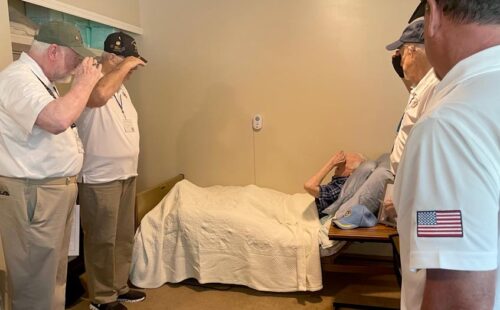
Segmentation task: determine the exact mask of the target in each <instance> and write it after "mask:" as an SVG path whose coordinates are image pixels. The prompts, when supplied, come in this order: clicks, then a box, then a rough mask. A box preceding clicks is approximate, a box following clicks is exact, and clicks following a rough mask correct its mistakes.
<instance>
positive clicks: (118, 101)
mask: <svg viewBox="0 0 500 310" xmlns="http://www.w3.org/2000/svg"><path fill="white" fill-rule="evenodd" d="M113 97H115V101H116V103H117V104H118V106H119V107H120V110H121V111H122V114H123V118H125V119H127V116H126V115H125V111H124V110H123V98H122V94H121V92H120V99H119V100H118V97H117V96H116V94H114V95H113Z"/></svg>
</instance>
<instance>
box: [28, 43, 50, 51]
mask: <svg viewBox="0 0 500 310" xmlns="http://www.w3.org/2000/svg"><path fill="white" fill-rule="evenodd" d="M49 46H50V44H49V43H45V42H40V41H37V40H33V43H32V44H31V47H30V52H34V53H37V54H40V53H44V52H45V51H47V49H48V48H49Z"/></svg>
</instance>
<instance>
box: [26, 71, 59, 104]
mask: <svg viewBox="0 0 500 310" xmlns="http://www.w3.org/2000/svg"><path fill="white" fill-rule="evenodd" d="M31 72H33V71H31ZM33 74H35V72H33ZM35 76H36V78H37V79H38V80H39V81H40V83H42V85H43V87H45V89H46V90H47V91H48V92H49V94H50V95H51V96H52V98H54V99H57V97H56V94H57V95H58V96H59V92H57V89H56V88H55V87H54V88H53V89H51V88H50V87H48V86H47V85H45V83H44V82H43V81H42V79H41V78H40V77H39V76H38V75H36V74H35ZM54 92H55V94H54Z"/></svg>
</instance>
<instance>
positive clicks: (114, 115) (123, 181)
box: [77, 32, 146, 310]
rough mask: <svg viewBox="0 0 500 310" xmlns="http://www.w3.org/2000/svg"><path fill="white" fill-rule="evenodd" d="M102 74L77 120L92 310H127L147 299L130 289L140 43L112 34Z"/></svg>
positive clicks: (85, 249) (137, 130) (136, 155)
mask: <svg viewBox="0 0 500 310" xmlns="http://www.w3.org/2000/svg"><path fill="white" fill-rule="evenodd" d="M104 51H105V52H104V54H103V55H102V61H101V62H102V72H103V74H104V76H103V77H102V78H101V79H100V80H99V82H98V83H97V85H96V87H95V89H94V91H93V92H92V95H91V96H90V100H89V102H88V105H87V108H86V109H85V111H84V112H83V113H82V116H81V117H80V119H79V120H78V122H77V124H78V130H79V132H80V136H81V138H82V141H83V145H84V148H85V158H84V162H83V168H82V172H81V174H80V175H79V180H78V182H79V201H80V205H81V217H82V225H83V231H84V252H85V267H86V271H87V275H88V281H87V284H88V289H89V298H90V301H91V304H90V309H116V310H120V309H126V307H125V306H124V305H123V304H121V302H137V301H141V300H143V299H144V298H145V294H144V293H143V292H140V291H136V290H130V288H129V287H128V285H127V281H128V275H129V270H130V260H131V257H132V245H133V239H134V203H135V188H136V176H137V162H138V156H139V127H138V123H137V112H136V110H135V108H134V106H133V104H132V101H131V99H130V95H129V93H128V92H127V90H126V89H125V86H123V81H124V80H125V79H127V78H128V77H129V76H130V74H131V73H132V71H134V70H135V69H137V68H138V67H139V66H144V65H145V63H146V60H145V59H144V58H142V57H140V56H139V53H138V52H137V47H136V43H135V40H134V39H133V38H132V37H131V36H129V35H128V34H126V33H123V32H116V33H113V34H110V35H109V36H108V37H107V38H106V41H105V42H104Z"/></svg>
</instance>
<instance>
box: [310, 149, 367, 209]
mask: <svg viewBox="0 0 500 310" xmlns="http://www.w3.org/2000/svg"><path fill="white" fill-rule="evenodd" d="M365 160H366V158H365V157H364V156H363V155H361V154H358V153H344V151H339V152H337V153H335V154H333V156H332V157H331V158H330V159H329V160H328V161H327V162H326V163H325V164H324V165H323V167H321V169H320V170H319V171H318V172H316V173H315V174H314V175H313V176H312V177H311V178H310V179H309V180H307V182H306V183H305V184H304V189H305V190H306V191H307V192H308V193H309V194H311V195H312V196H313V197H314V198H315V202H316V207H317V208H318V214H319V215H320V217H321V214H322V211H323V210H324V209H326V208H327V207H328V206H330V205H331V204H332V203H334V202H335V201H336V200H337V199H338V198H339V195H340V193H341V191H342V188H343V186H344V184H345V183H346V181H347V179H348V178H349V176H350V175H351V173H352V172H353V171H354V170H355V169H356V168H358V167H359V165H361V164H362V163H363V162H364V161H365ZM333 169H335V172H334V175H333V176H332V179H331V181H330V182H329V183H328V184H324V185H321V182H323V179H324V178H325V177H326V175H327V174H329V173H330V172H331V171H332V170H333Z"/></svg>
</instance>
